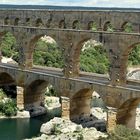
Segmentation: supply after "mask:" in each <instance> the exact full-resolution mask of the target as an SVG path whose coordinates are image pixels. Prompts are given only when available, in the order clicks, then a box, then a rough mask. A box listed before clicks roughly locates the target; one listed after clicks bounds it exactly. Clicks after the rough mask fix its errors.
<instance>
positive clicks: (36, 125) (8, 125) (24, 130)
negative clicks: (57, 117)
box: [0, 115, 53, 140]
mask: <svg viewBox="0 0 140 140" xmlns="http://www.w3.org/2000/svg"><path fill="white" fill-rule="evenodd" d="M51 118H53V115H43V116H38V117H34V118H29V119H27V118H26V119H0V140H23V139H25V138H32V137H35V136H38V135H39V134H40V132H39V131H40V127H41V125H42V124H43V123H44V122H47V121H49V120H50V119H51Z"/></svg>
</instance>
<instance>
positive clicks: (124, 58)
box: [119, 42, 140, 84]
mask: <svg viewBox="0 0 140 140" xmlns="http://www.w3.org/2000/svg"><path fill="white" fill-rule="evenodd" d="M138 44H140V42H137V43H133V44H131V45H130V46H128V47H127V48H126V49H125V50H124V51H123V52H122V55H121V57H120V72H121V73H120V77H119V78H120V81H121V83H122V84H126V81H127V67H128V59H129V55H130V53H131V52H132V50H133V49H134V48H135V47H136V46H137V45H138ZM138 47H139V46H138Z"/></svg>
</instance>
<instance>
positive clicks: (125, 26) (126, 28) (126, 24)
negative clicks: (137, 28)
mask: <svg viewBox="0 0 140 140" xmlns="http://www.w3.org/2000/svg"><path fill="white" fill-rule="evenodd" d="M121 30H122V31H123V32H127V33H130V32H132V31H133V27H132V24H131V23H130V22H124V23H123V24H122V26H121Z"/></svg>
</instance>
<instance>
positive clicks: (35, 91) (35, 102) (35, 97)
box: [24, 78, 60, 116]
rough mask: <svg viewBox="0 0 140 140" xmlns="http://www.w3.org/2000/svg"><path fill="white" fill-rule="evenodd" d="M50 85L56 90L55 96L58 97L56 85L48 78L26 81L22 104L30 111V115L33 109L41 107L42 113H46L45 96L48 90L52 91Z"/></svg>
mask: <svg viewBox="0 0 140 140" xmlns="http://www.w3.org/2000/svg"><path fill="white" fill-rule="evenodd" d="M50 86H51V88H50ZM52 87H53V90H55V92H56V93H55V94H56V96H57V97H60V95H59V94H60V93H59V91H58V90H57V88H56V86H55V85H54V83H52V82H50V81H49V80H44V79H41V78H40V79H33V80H31V81H30V83H28V85H27V83H26V88H25V94H24V96H25V97H24V104H25V109H26V110H29V111H30V113H31V116H34V115H33V110H34V109H37V108H43V110H44V112H43V113H46V97H48V96H46V94H47V95H48V90H49V91H52ZM51 93H52V92H51ZM51 96H54V95H51ZM39 115H40V114H39Z"/></svg>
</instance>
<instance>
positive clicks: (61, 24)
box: [59, 19, 66, 29]
mask: <svg viewBox="0 0 140 140" xmlns="http://www.w3.org/2000/svg"><path fill="white" fill-rule="evenodd" d="M59 28H62V29H65V28H66V24H65V20H64V19H63V20H61V21H60V22H59Z"/></svg>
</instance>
